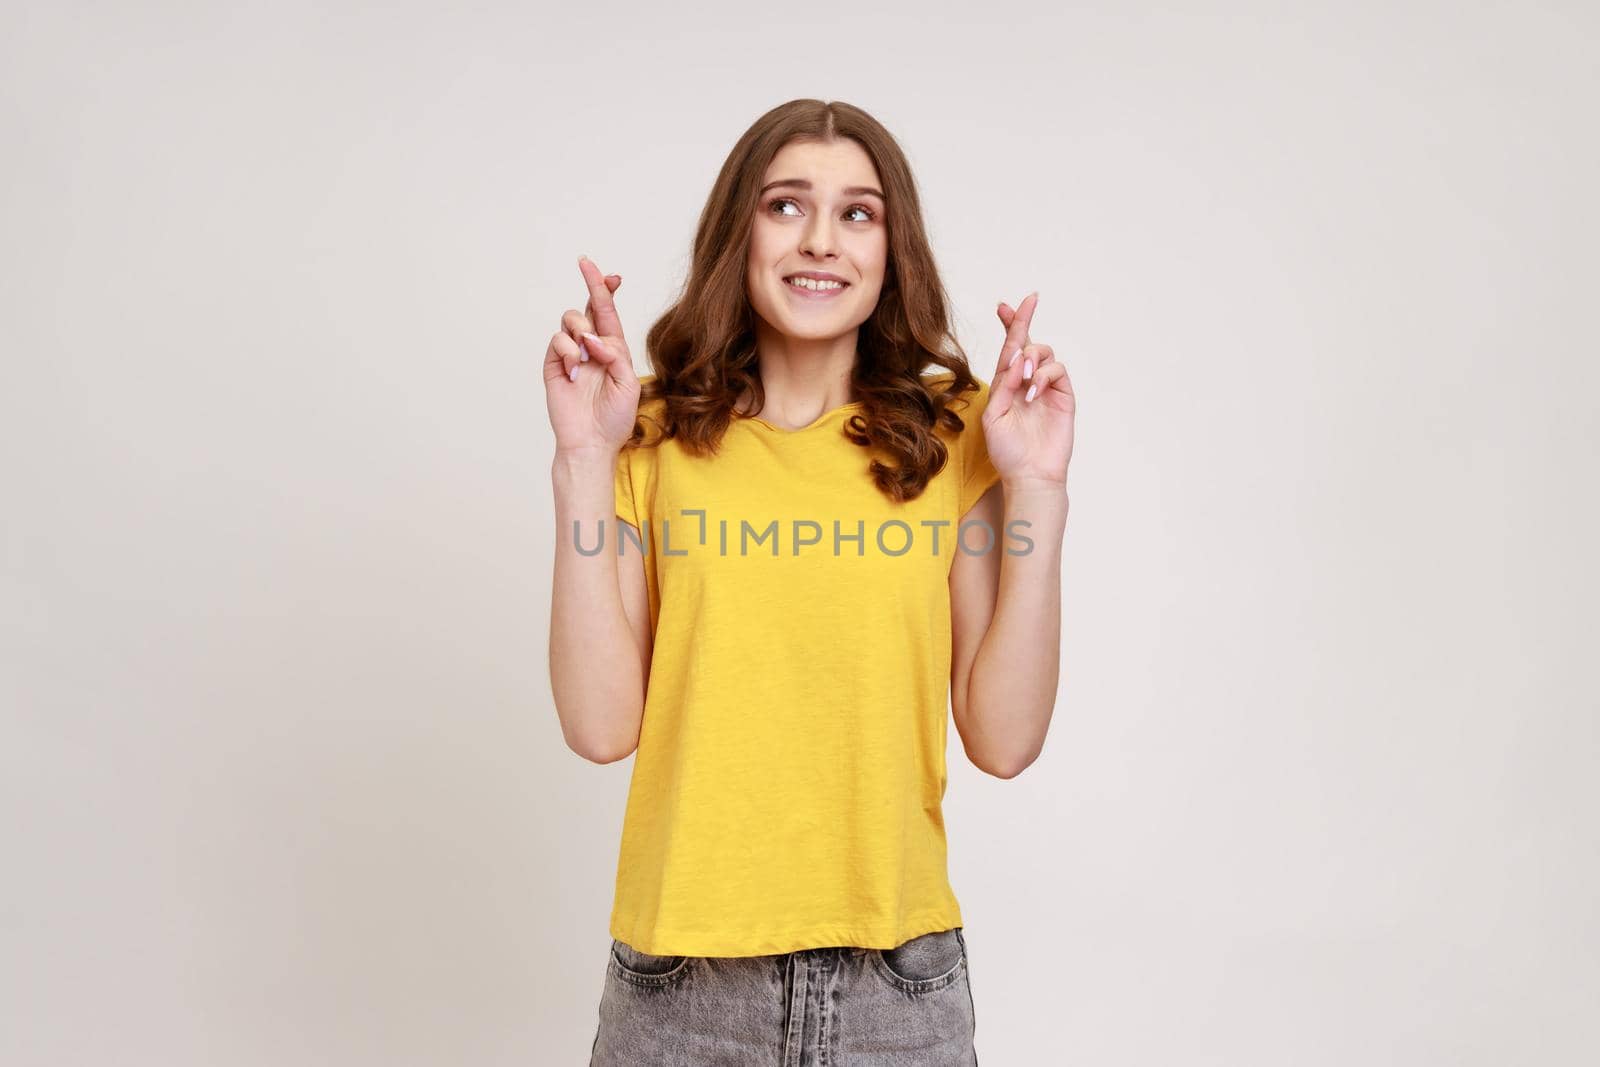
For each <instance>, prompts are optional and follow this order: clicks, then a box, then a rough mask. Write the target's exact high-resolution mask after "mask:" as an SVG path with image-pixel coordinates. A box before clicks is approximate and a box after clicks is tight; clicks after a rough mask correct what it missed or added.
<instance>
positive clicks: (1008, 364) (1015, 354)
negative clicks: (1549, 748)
mask: <svg viewBox="0 0 1600 1067" xmlns="http://www.w3.org/2000/svg"><path fill="white" fill-rule="evenodd" d="M1020 355H1022V349H1020V348H1019V349H1017V350H1016V351H1015V352H1013V353H1011V358H1010V359H1008V360H1006V370H1010V369H1011V365H1012V364H1013V363H1015V362H1016V361H1017V357H1018V356H1020Z"/></svg>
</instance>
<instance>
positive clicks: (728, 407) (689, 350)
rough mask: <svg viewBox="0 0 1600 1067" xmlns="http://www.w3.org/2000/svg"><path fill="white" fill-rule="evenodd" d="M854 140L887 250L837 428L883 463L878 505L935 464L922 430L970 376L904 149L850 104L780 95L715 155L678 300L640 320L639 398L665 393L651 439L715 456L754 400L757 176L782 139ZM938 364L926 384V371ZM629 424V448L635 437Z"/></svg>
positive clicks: (939, 464) (637, 432) (942, 421)
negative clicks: (850, 404) (879, 192)
mask: <svg viewBox="0 0 1600 1067" xmlns="http://www.w3.org/2000/svg"><path fill="white" fill-rule="evenodd" d="M840 138H848V139H850V140H853V141H855V142H856V143H857V144H859V145H860V146H861V147H862V148H863V149H865V150H866V153H867V155H868V156H869V157H871V159H872V162H873V164H874V165H875V166H876V167H877V170H878V175H879V177H880V179H881V180H882V186H883V192H884V200H885V202H884V214H885V220H886V223H887V226H888V238H889V250H888V251H889V255H888V263H887V266H886V268H885V272H884V280H883V288H882V290H881V292H880V294H879V297H878V304H877V307H876V308H874V310H873V312H872V315H871V317H870V318H868V319H867V320H866V321H865V322H863V323H862V324H861V326H860V328H859V332H858V334H857V344H856V365H855V370H854V372H853V374H852V379H851V382H852V386H853V392H854V394H855V398H856V399H857V400H858V401H860V403H861V409H860V410H859V411H858V412H856V413H855V414H854V415H852V416H851V417H850V419H849V420H848V421H847V422H846V424H845V428H844V433H845V436H846V437H848V438H849V439H850V440H851V441H853V442H854V443H856V444H858V445H861V446H862V447H863V448H866V449H868V450H870V451H871V452H873V453H874V454H875V455H877V456H881V457H883V458H881V459H880V458H874V459H873V460H872V461H871V463H870V465H869V470H870V471H871V474H872V476H873V479H874V480H875V482H876V483H877V486H878V488H879V489H880V490H881V491H882V492H883V493H884V494H885V495H887V496H888V497H889V498H890V499H891V500H896V501H904V500H911V499H914V498H916V497H917V496H920V495H921V493H922V491H923V490H924V489H925V488H926V487H927V485H928V482H929V481H930V480H931V479H932V478H933V477H934V475H936V474H938V473H939V472H940V471H941V470H943V469H944V466H945V464H946V462H948V459H949V456H948V449H947V448H946V447H945V443H944V441H942V440H941V439H940V438H939V437H938V435H937V434H936V433H935V432H934V427H935V426H936V425H942V426H944V427H945V428H946V429H948V430H950V431H951V432H952V433H959V432H960V431H961V430H962V428H963V426H964V423H963V422H962V420H961V417H960V416H959V415H957V414H956V412H955V411H953V410H951V408H952V405H953V404H955V403H956V401H957V400H958V398H959V397H960V394H962V393H965V392H969V391H975V390H976V389H977V388H978V380H977V379H976V378H975V377H974V376H973V374H972V371H971V370H970V369H969V368H968V366H967V360H966V355H965V353H964V352H963V351H962V349H961V346H960V344H959V343H958V342H957V341H956V338H955V334H954V332H953V331H952V330H951V328H950V318H949V296H948V294H947V293H946V292H945V288H944V283H943V281H942V280H941V279H940V277H939V272H938V269H937V268H936V267H935V265H934V259H933V250H932V249H931V248H930V247H929V245H928V235H927V230H926V228H925V227H924V225H923V221H922V203H921V198H920V197H919V196H918V194H917V185H916V181H915V179H914V178H913V177H912V174H911V167H910V164H909V163H908V162H907V160H906V156H905V153H904V152H902V151H901V149H900V146H899V145H898V144H897V143H896V142H895V139H894V137H893V136H891V135H890V133H889V131H888V130H886V129H884V127H883V125H882V124H881V123H879V122H878V120H877V119H874V118H873V117H872V116H871V115H869V114H867V113H866V112H865V111H862V110H861V109H860V108H857V107H852V106H851V105H849V104H845V103H841V102H838V101H831V102H829V101H822V100H812V99H801V100H791V101H789V102H788V103H786V104H780V105H779V106H777V107H775V108H773V109H772V110H771V111H768V112H767V113H766V114H765V115H762V116H761V117H760V118H759V119H757V120H756V121H755V124H754V125H752V126H751V127H750V128H749V129H748V130H746V131H745V133H744V135H743V136H742V137H740V138H739V141H738V143H737V144H735V145H734V146H733V150H732V151H731V152H729V153H728V158H727V159H726V160H724V161H723V164H722V170H721V171H720V172H719V173H718V174H717V179H716V183H715V184H714V185H713V186H712V188H711V194H710V196H709V197H707V199H706V204H705V207H704V208H703V209H702V210H701V212H700V222H699V225H698V226H697V227H696V229H695V235H694V248H693V252H692V255H691V259H690V265H689V274H688V278H687V279H686V281H685V282H684V286H683V291H682V294H681V295H680V297H679V298H678V300H677V302H676V303H674V304H673V305H672V307H670V308H669V309H668V310H667V311H666V312H665V313H663V314H662V316H661V317H660V318H659V319H657V320H656V322H655V325H653V326H652V327H650V332H649V333H648V334H647V335H646V339H645V348H646V351H647V353H648V354H649V359H650V365H651V367H652V369H653V373H654V378H653V379H647V380H645V381H643V382H642V386H641V393H640V397H639V403H640V407H641V408H642V407H643V406H644V404H645V403H646V402H647V401H651V400H658V399H664V400H665V404H664V406H663V407H662V409H661V410H662V418H661V421H660V422H659V423H658V424H657V426H656V427H655V433H654V434H652V436H653V437H654V438H658V439H659V438H662V437H675V438H677V439H678V441H679V442H680V444H681V445H682V447H683V448H684V449H686V450H687V451H689V452H690V453H691V454H694V455H706V454H709V453H714V452H715V451H716V450H717V447H718V445H719V443H720V442H721V440H722V435H723V433H724V432H725V431H726V430H727V428H728V426H729V425H730V424H731V422H732V420H733V419H734V418H736V417H742V414H741V413H740V412H738V411H737V410H736V408H735V405H736V403H737V401H738V398H739V397H740V396H742V395H743V394H744V393H745V392H749V393H750V394H751V396H752V397H753V399H754V402H755V405H756V406H755V408H754V409H753V410H755V411H760V410H761V408H762V406H763V405H764V403H765V393H764V390H763V388H762V384H761V378H760V375H759V373H758V370H759V367H758V364H757V360H756V343H755V342H756V331H755V310H754V308H753V307H752V306H751V304H750V301H749V298H748V296H747V295H746V289H745V284H746V279H745V272H746V257H747V255H748V252H749V246H750V229H751V224H752V222H753V219H754V216H755V211H756V205H757V202H758V200H759V198H760V191H761V178H762V176H763V175H764V174H765V173H766V170H767V167H768V165H769V164H770V163H771V162H772V158H773V157H774V156H775V155H777V154H778V151H779V150H780V149H782V148H783V147H784V146H785V145H787V144H789V143H790V142H791V141H821V142H830V141H834V140H838V139H840ZM930 364H931V365H935V366H938V367H942V368H944V370H945V371H947V372H949V373H948V374H944V373H935V374H934V375H933V376H932V378H933V379H934V380H933V381H932V382H929V381H927V380H925V379H924V377H923V370H924V369H925V368H926V367H928V366H929V365H930ZM645 436H646V434H645V429H644V427H643V425H642V424H641V423H640V422H639V421H636V422H635V424H634V430H633V435H632V437H631V438H629V442H628V443H629V444H630V445H637V444H640V443H642V442H643V441H644V439H645Z"/></svg>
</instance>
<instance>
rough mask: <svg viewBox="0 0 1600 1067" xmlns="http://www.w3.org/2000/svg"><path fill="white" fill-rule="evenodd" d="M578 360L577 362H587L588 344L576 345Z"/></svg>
mask: <svg viewBox="0 0 1600 1067" xmlns="http://www.w3.org/2000/svg"><path fill="white" fill-rule="evenodd" d="M578 362H579V363H587V362H589V346H588V345H579V346H578ZM574 369H576V368H574Z"/></svg>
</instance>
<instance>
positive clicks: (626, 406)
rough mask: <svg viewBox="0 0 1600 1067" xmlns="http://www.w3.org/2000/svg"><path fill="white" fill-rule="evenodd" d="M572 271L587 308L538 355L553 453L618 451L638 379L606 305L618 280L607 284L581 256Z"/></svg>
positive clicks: (635, 406) (566, 321) (565, 322)
mask: <svg viewBox="0 0 1600 1067" xmlns="http://www.w3.org/2000/svg"><path fill="white" fill-rule="evenodd" d="M578 270H579V271H581V272H582V274H583V280H584V284H585V285H587V286H588V287H589V303H588V305H587V306H586V307H585V308H584V310H582V311H576V310H570V309H569V310H568V311H567V312H566V313H564V314H563V315H562V316H561V329H560V330H559V331H558V332H557V333H556V335H555V336H554V337H552V338H551V339H550V347H549V348H547V349H545V354H544V394H545V402H546V405H547V407H548V408H549V411H550V425H551V427H552V428H554V430H555V432H556V451H557V452H563V451H571V450H575V449H586V448H601V447H604V448H609V449H613V450H620V449H621V448H622V446H623V444H625V443H626V442H627V440H628V438H629V437H630V436H631V435H632V433H633V424H634V419H635V418H636V417H637V415H638V412H639V377H638V375H636V374H635V373H634V371H633V355H632V354H631V353H630V352H629V351H628V342H627V341H626V340H624V339H623V336H622V320H621V319H620V318H618V317H617V309H616V305H615V304H613V303H612V302H611V294H612V293H613V292H614V291H615V290H616V288H617V286H619V285H621V284H622V279H621V278H620V277H618V278H617V280H616V284H612V282H611V279H610V278H607V277H605V276H604V275H602V274H601V273H600V268H599V267H597V266H595V265H594V261H593V260H591V259H588V258H587V257H584V256H579V257H578ZM614 277H615V276H614ZM585 353H587V358H585Z"/></svg>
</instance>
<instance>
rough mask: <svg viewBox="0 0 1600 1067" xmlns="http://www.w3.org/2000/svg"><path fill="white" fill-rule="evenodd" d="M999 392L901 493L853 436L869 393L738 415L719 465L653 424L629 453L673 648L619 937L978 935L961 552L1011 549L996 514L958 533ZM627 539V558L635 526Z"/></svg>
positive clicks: (652, 729)
mask: <svg viewBox="0 0 1600 1067" xmlns="http://www.w3.org/2000/svg"><path fill="white" fill-rule="evenodd" d="M949 376H950V375H949V372H947V371H941V372H940V373H939V374H938V375H936V376H934V377H933V378H930V381H931V380H938V379H940V378H948V377H949ZM646 380H648V379H646ZM979 384H980V389H979V391H978V392H977V393H971V392H969V393H966V394H964V395H963V397H962V399H961V401H957V403H956V406H955V409H954V410H955V411H956V413H957V414H958V415H960V416H961V418H962V421H963V422H964V424H965V429H964V430H963V432H962V433H961V434H960V435H958V436H954V437H952V436H951V435H950V434H949V432H948V431H946V430H944V429H942V428H940V429H938V430H937V431H936V432H937V433H939V434H940V436H941V437H942V438H943V439H944V440H945V442H946V444H947V446H949V448H950V458H949V460H948V462H947V463H946V465H945V467H944V469H943V470H941V471H940V472H939V474H938V475H936V476H935V477H934V478H933V480H932V481H931V482H929V484H928V487H927V489H926V490H925V491H924V492H923V493H922V495H921V496H919V497H918V498H917V499H915V500H912V501H908V502H906V503H903V504H897V503H894V502H892V501H890V500H889V499H888V498H887V497H885V496H884V495H883V494H882V493H881V492H879V490H878V489H877V487H876V486H875V485H874V484H873V481H872V479H871V477H870V475H869V474H868V472H867V464H868V462H869V460H870V458H871V457H870V456H869V454H868V451H867V449H865V448H864V447H862V446H860V445H857V444H854V443H853V442H851V441H849V440H848V439H847V438H845V436H844V434H843V429H844V424H845V423H846V422H847V421H848V419H849V418H850V416H851V415H853V414H855V413H856V411H857V410H858V409H859V408H860V405H859V404H847V405H845V406H843V407H840V408H836V409H834V410H833V411H830V412H828V413H826V414H824V415H822V416H821V417H820V418H818V419H817V421H816V422H814V423H812V424H811V425H809V426H806V427H803V428H801V429H797V430H783V429H780V428H778V427H776V426H774V425H772V424H771V423H769V422H766V421H765V420H762V419H759V418H739V417H735V418H734V420H733V423H732V425H731V426H730V427H729V428H728V431H727V433H726V435H725V436H724V437H723V440H722V443H721V449H720V451H719V453H718V454H716V455H713V456H704V457H696V456H692V455H690V454H689V453H688V452H686V451H684V450H683V449H682V448H681V447H679V445H678V442H677V441H675V440H670V439H668V440H664V441H662V440H660V439H659V434H655V433H653V431H654V429H655V427H654V426H653V425H652V424H651V423H650V422H648V421H647V422H646V423H645V429H646V432H647V437H646V442H647V444H646V446H645V447H638V448H624V449H623V450H622V453H621V455H620V456H619V457H618V462H617V477H616V512H617V515H618V516H619V517H620V518H622V519H624V520H626V521H627V522H628V523H630V524H632V525H633V526H634V527H635V528H636V529H637V530H638V531H639V533H638V535H637V536H638V537H639V539H640V540H641V541H642V542H643V543H644V547H645V549H646V553H645V569H646V574H647V577H648V585H649V594H650V618H651V625H652V627H653V628H654V632H655V645H654V650H653V653H652V660H651V667H650V678H649V685H648V686H647V693H646V698H645V708H644V719H643V723H642V725H641V729H640V735H639V747H638V750H637V752H636V753H635V756H634V765H633V777H632V780H631V782H630V786H629V791H628V801H627V808H626V813H625V816H624V820H623V830H622V844H621V849H620V852H619V856H618V864H617V880H616V896H615V899H614V903H613V907H612V913H611V924H610V925H611V931H610V932H611V935H612V936H613V937H615V938H617V939H618V940H621V941H623V942H624V943H626V944H628V945H631V946H633V947H634V948H636V949H638V950H640V951H641V952H649V953H654V954H657V955H687V956H755V955H764V954H769V953H779V952H792V951H795V950H798V949H803V948H817V947H824V946H830V945H852V946H859V947H865V948H885V949H886V948H893V947H895V946H897V945H899V944H901V943H903V942H905V941H908V940H910V939H911V938H913V937H917V936H919V935H921V934H925V933H932V932H934V931H939V930H947V929H950V928H951V927H954V926H960V925H962V919H961V910H960V906H959V905H958V904H957V902H956V897H955V894H954V892H953V891H952V890H951V887H950V883H949V877H948V873H947V868H946V852H945V832H944V817H943V814H942V811H941V804H942V801H943V798H944V792H945V782H946V773H945V743H946V733H947V726H948V723H949V719H950V715H949V711H948V708H949V703H948V699H949V691H950V657H951V645H950V587H949V574H950V568H951V565H952V564H953V563H954V561H955V553H956V551H960V550H964V551H966V552H969V553H974V554H977V553H982V552H984V551H1000V550H1003V548H1004V542H1003V541H1002V540H1001V531H999V530H994V531H992V532H991V531H989V530H987V529H986V528H985V527H984V526H982V525H978V524H972V525H970V526H969V527H968V528H967V529H966V530H965V531H963V532H964V535H965V536H964V537H963V538H962V542H961V544H962V546H964V547H963V548H961V549H958V548H957V546H956V541H955V538H956V536H957V528H958V524H959V523H960V521H961V518H962V516H964V515H965V514H966V513H967V511H968V510H969V509H970V508H971V507H972V505H973V504H975V503H976V502H977V500H978V498H979V497H980V496H982V495H983V493H984V491H985V490H986V489H988V488H989V487H990V486H991V485H993V484H994V483H995V482H997V481H998V480H999V477H1000V476H999V474H998V472H997V471H996V470H995V469H994V466H993V464H992V463H991V462H990V460H989V455H988V450H987V448H986V447H985V443H984V437H983V426H982V423H981V417H982V414H983V408H984V404H986V403H987V401H988V396H989V389H988V385H987V384H986V383H983V382H982V381H981V379H980V382H979ZM662 404H664V401H661V400H656V401H654V402H652V403H647V404H644V405H642V407H641V414H642V415H645V416H649V415H652V414H655V415H659V413H660V410H661V405H662ZM652 441H655V442H657V443H656V444H655V445H650V444H649V442H652ZM612 525H613V526H614V525H615V524H612ZM606 532H607V538H606V541H605V547H606V551H609V552H615V551H617V542H616V539H615V535H616V534H618V533H622V534H623V535H624V536H629V535H631V531H625V530H622V529H621V528H620V527H616V528H613V529H608V530H607V531H606ZM836 534H837V537H836ZM629 551H630V554H631V553H632V552H633V551H636V549H634V548H632V546H631V545H630V549H629Z"/></svg>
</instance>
